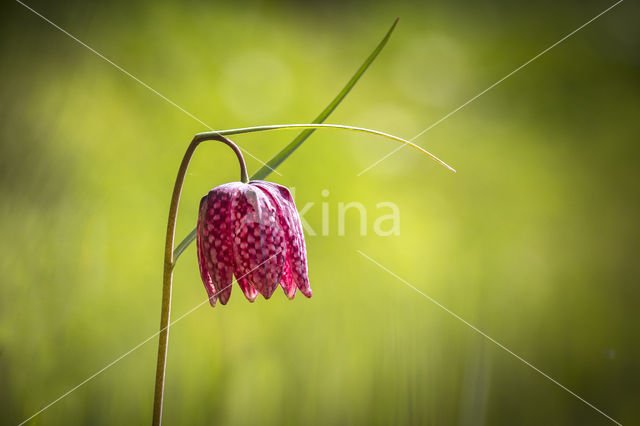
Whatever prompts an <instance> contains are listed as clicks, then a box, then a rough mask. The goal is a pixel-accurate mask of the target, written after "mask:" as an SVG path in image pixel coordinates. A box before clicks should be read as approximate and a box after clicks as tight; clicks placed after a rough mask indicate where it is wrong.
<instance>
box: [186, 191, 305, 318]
mask: <svg viewBox="0 0 640 426" xmlns="http://www.w3.org/2000/svg"><path fill="white" fill-rule="evenodd" d="M196 236H197V246H198V247H197V249H198V264H199V266H200V275H201V276H202V281H203V283H204V286H205V289H206V290H207V293H208V295H209V302H210V303H211V306H214V305H215V303H216V300H217V299H219V300H220V302H221V303H222V304H223V305H225V304H226V303H227V301H228V300H229V296H230V295H231V283H232V281H233V276H234V275H235V277H236V280H237V281H238V284H239V285H240V288H241V289H242V291H243V292H244V295H245V296H246V298H247V299H248V300H249V301H251V302H253V301H254V300H255V299H256V297H258V294H262V296H263V297H264V298H265V299H268V298H270V297H271V295H272V294H273V292H274V291H275V289H276V288H277V286H278V284H279V285H280V286H281V287H282V289H283V290H284V292H285V294H286V295H287V297H288V298H290V299H293V297H294V296H295V293H296V289H300V291H301V292H302V294H304V295H305V296H307V297H311V288H310V287H309V277H308V270H307V253H306V247H305V243H304V234H303V232H302V225H301V223H300V217H299V216H298V211H297V210H296V206H295V203H294V202H293V197H292V196H291V193H290V192H289V190H288V189H287V188H285V187H284V186H282V185H278V184H275V183H272V182H266V181H260V180H256V181H251V182H249V183H242V182H231V183H226V184H224V185H220V186H217V187H215V188H213V189H212V190H211V191H209V193H208V194H207V195H205V196H204V197H203V198H202V200H201V201H200V212H199V215H198V227H197V233H196Z"/></svg>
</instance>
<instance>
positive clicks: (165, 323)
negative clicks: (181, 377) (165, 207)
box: [153, 133, 249, 426]
mask: <svg viewBox="0 0 640 426" xmlns="http://www.w3.org/2000/svg"><path fill="white" fill-rule="evenodd" d="M206 140H217V141H219V142H222V143H225V144H227V145H228V146H229V147H231V149H233V151H234V152H235V154H236V156H237V157H238V162H239V163H240V179H241V180H242V182H245V183H246V182H248V180H249V179H248V175H247V166H246V163H245V161H244V158H243V157H242V153H241V152H240V148H238V146H237V145H236V144H234V143H233V142H231V141H230V140H229V139H227V138H225V137H224V136H222V135H221V134H219V133H212V134H209V135H206V136H202V135H197V136H196V137H194V138H193V140H192V141H191V143H190V144H189V147H188V148H187V151H186V152H185V154H184V157H183V158H182V162H181V163H180V168H179V169H178V176H177V177H176V182H175V184H174V186H173V195H172V196H171V204H170V206H169V220H168V222H167V236H166V240H165V246H164V267H163V278H162V310H161V312H160V332H159V339H158V361H157V364H156V385H155V392H154V397H153V425H154V426H159V425H160V424H161V423H162V402H163V399H164V377H165V371H166V366H167V348H168V343H169V325H170V324H169V321H170V320H171V289H172V285H171V283H172V281H173V267H174V266H175V259H176V257H174V254H173V244H174V240H175V231H176V219H177V216H178V205H179V204H180V194H181V193H182V186H183V184H184V178H185V175H186V173H187V168H188V167H189V163H190V162H191V157H193V154H194V152H195V150H196V148H197V147H198V145H199V144H200V143H201V142H204V141H206Z"/></svg>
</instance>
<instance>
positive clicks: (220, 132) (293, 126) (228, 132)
mask: <svg viewBox="0 0 640 426" xmlns="http://www.w3.org/2000/svg"><path fill="white" fill-rule="evenodd" d="M285 129H341V130H351V131H355V132H362V133H369V134H371V135H377V136H382V137H385V138H388V139H391V140H394V141H396V142H400V143H403V144H405V145H409V146H410V147H412V148H414V149H417V150H418V151H420V152H422V153H423V154H425V155H427V156H429V157H430V158H431V159H432V160H434V161H436V162H437V163H439V164H441V165H443V166H444V167H446V168H447V169H449V170H451V171H452V172H454V173H455V172H456V170H455V169H454V168H453V167H451V166H449V165H448V164H447V163H445V162H444V161H442V160H441V159H439V158H438V157H436V156H435V155H433V154H432V153H430V152H429V151H427V150H425V149H423V148H422V147H420V146H418V145H416V144H414V143H412V142H410V141H408V140H405V139H402V138H399V137H397V136H394V135H390V134H389V133H384V132H378V131H377V130H371V129H365V128H364V127H355V126H343V125H341V124H274V125H270V126H255V127H242V128H239V129H228V130H214V131H211V132H203V133H198V134H197V135H196V136H195V137H194V139H197V138H199V137H203V138H207V137H210V136H211V135H239V134H242V133H253V132H264V131H267V130H285Z"/></svg>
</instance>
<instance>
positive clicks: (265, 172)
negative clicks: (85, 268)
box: [173, 18, 399, 262]
mask: <svg viewBox="0 0 640 426" xmlns="http://www.w3.org/2000/svg"><path fill="white" fill-rule="evenodd" d="M398 19H399V18H397V19H396V20H395V21H394V22H393V25H391V28H389V31H387V34H386V35H385V36H384V38H383V39H382V40H381V41H380V43H378V45H377V46H376V48H375V49H374V50H373V52H371V54H370V55H369V56H368V57H367V59H365V61H364V62H363V63H362V65H360V68H358V70H357V71H356V73H355V74H354V75H353V77H351V79H350V80H349V81H348V82H347V84H346V85H345V86H344V88H343V89H342V90H341V91H340V93H338V95H337V96H336V97H335V98H334V99H333V100H332V101H331V103H329V105H327V107H326V108H325V109H324V110H322V112H321V113H320V114H319V115H318V116H317V117H316V118H315V120H313V121H312V123H322V122H323V121H325V120H326V119H327V117H329V115H331V113H332V112H333V111H334V110H335V109H336V107H337V106H338V105H340V102H342V100H343V99H344V98H345V97H346V96H347V94H348V93H349V92H350V91H351V89H352V88H353V86H355V84H356V83H357V82H358V80H359V79H360V77H362V75H363V74H364V72H365V71H366V70H367V68H369V65H371V63H372V62H373V61H374V60H375V59H376V57H377V56H378V54H379V53H380V52H381V51H382V49H383V48H384V46H385V45H386V44H387V41H389V38H390V37H391V33H393V30H394V29H395V27H396V25H397V24H398ZM314 131H315V130H314V129H307V130H303V131H302V132H300V134H298V136H296V138H295V139H294V140H293V141H291V143H290V144H289V145H287V146H285V147H284V148H283V149H282V150H281V151H280V152H278V153H277V154H276V155H274V156H273V158H271V160H269V161H267V164H266V165H264V166H262V168H261V169H260V170H258V171H257V172H255V173H254V174H253V175H251V180H258V179H264V178H266V177H267V176H269V174H271V172H272V171H273V170H275V169H276V168H277V167H278V166H279V165H280V164H282V163H283V162H284V160H286V159H287V157H289V156H290V155H291V154H292V153H293V151H295V150H296V149H297V148H298V147H299V146H300V145H302V143H303V142H304V141H305V140H306V139H307V138H308V137H309V136H311V134H312V133H313V132H314ZM195 238H196V229H195V228H194V229H193V230H192V231H191V232H189V235H187V236H186V237H185V238H184V239H183V240H182V241H181V242H180V244H178V245H177V246H176V248H175V249H174V250H173V261H174V262H175V261H176V260H177V259H178V257H180V255H181V254H182V252H183V251H185V249H186V248H187V247H188V246H189V244H191V243H192V242H193V240H195Z"/></svg>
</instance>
